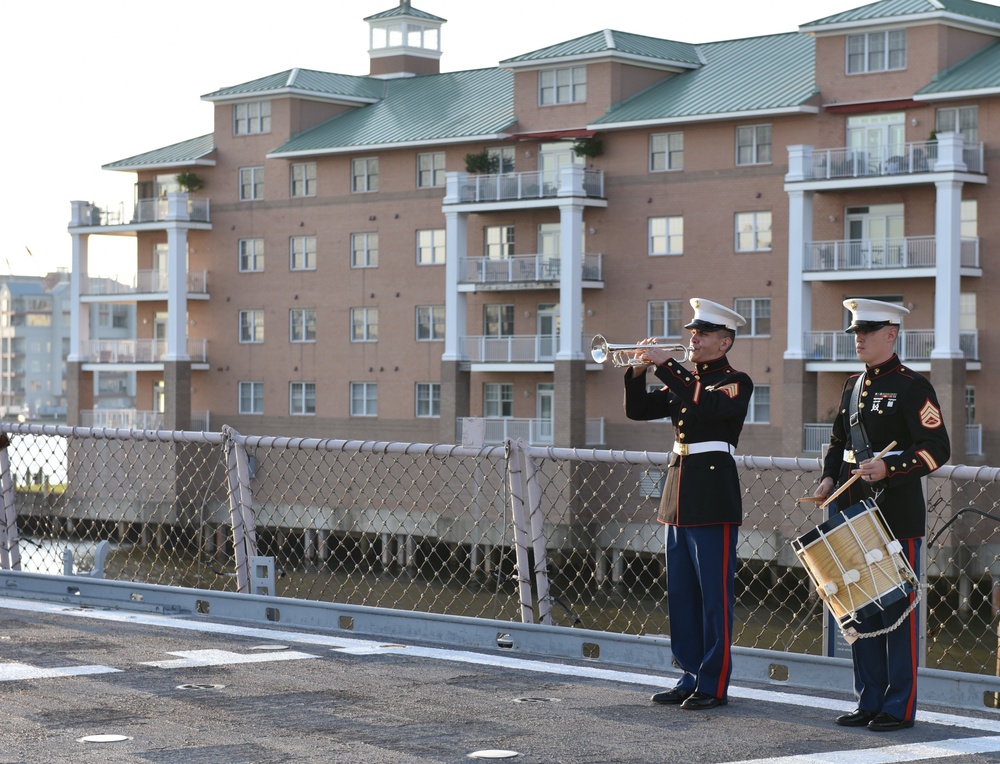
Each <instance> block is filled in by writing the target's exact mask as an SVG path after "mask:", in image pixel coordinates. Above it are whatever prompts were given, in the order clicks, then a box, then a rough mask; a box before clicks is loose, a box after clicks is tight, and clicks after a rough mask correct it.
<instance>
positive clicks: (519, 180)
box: [458, 170, 604, 202]
mask: <svg viewBox="0 0 1000 764" xmlns="http://www.w3.org/2000/svg"><path fill="white" fill-rule="evenodd" d="M565 177H566V176H565V175H564V174H562V173H558V174H557V173H551V172H543V171H541V170H533V171H531V172H512V173H506V174H503V175H467V176H465V177H464V178H463V179H462V181H461V183H460V185H459V196H458V201H459V202H503V201H517V200H520V199H547V198H553V197H556V196H559V195H560V191H561V190H562V188H561V185H560V184H561V179H562V178H565ZM582 191H583V194H584V196H587V197H589V198H597V199H600V198H602V197H603V196H604V172H603V171H601V170H585V171H584V172H583V189H582ZM563 195H565V194H563Z"/></svg>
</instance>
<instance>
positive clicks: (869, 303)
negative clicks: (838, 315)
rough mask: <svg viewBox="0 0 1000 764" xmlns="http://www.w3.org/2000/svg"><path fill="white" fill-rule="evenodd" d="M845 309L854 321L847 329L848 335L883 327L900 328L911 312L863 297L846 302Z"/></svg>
mask: <svg viewBox="0 0 1000 764" xmlns="http://www.w3.org/2000/svg"><path fill="white" fill-rule="evenodd" d="M844 307H845V308H847V309H848V310H849V311H851V318H852V320H851V325H850V326H849V327H847V332H848V333H853V332H857V331H861V332H873V331H875V330H876V329H881V328H882V327H883V326H889V325H892V326H899V324H900V322H901V321H902V320H903V316H905V315H906V314H907V313H909V312H910V311H909V310H907V309H906V308H904V307H903V306H902V305H893V304H892V303H891V302H882V301H881V300H868V299H864V298H861V297H854V298H850V299H847V300H844Z"/></svg>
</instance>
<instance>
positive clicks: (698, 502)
mask: <svg viewBox="0 0 1000 764" xmlns="http://www.w3.org/2000/svg"><path fill="white" fill-rule="evenodd" d="M632 371H633V370H632V369H631V368H629V369H628V370H626V372H625V415H626V416H627V417H628V418H629V419H638V420H649V419H662V418H664V417H670V420H671V422H673V425H674V437H675V439H676V441H677V442H678V443H681V444H695V443H704V442H706V441H723V442H725V443H729V444H732V445H733V446H734V447H735V446H736V445H737V444H738V443H739V439H740V432H741V431H742V430H743V420H744V419H746V415H747V410H748V407H749V405H750V395H751V394H752V393H753V382H752V381H751V380H750V377H749V376H748V375H747V374H745V373H744V372H742V371H736V369H734V368H733V367H732V366H730V365H729V360H728V359H727V358H726V357H725V356H723V357H722V358H719V359H717V360H715V361H711V362H709V363H704V364H698V366H697V368H696V370H695V371H691V370H689V369H686V368H685V367H684V366H682V365H681V364H679V363H677V362H676V361H674V360H672V359H671V360H669V361H667V362H666V363H665V364H663V365H662V366H658V367H656V377H657V379H659V380H660V381H661V382H662V383H663V384H664V387H663V388H661V389H659V390H655V391H652V392H647V391H646V375H645V373H642V374H639V375H633V373H632ZM670 462H671V463H670V466H668V467H667V479H666V483H665V485H664V489H663V496H662V498H661V500H660V511H659V513H658V515H657V519H658V520H659V521H660V522H661V523H667V524H669V525H684V526H690V525H714V524H718V523H737V524H739V523H742V522H743V503H742V491H741V489H740V479H739V474H738V473H737V471H736V462H735V460H734V459H733V457H732V456H731V455H730V454H729V453H728V452H726V451H709V452H708V453H702V454H691V455H689V456H677V455H672V456H671V460H670Z"/></svg>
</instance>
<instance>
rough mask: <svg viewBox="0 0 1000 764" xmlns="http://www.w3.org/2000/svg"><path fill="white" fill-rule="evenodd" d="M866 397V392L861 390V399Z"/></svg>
mask: <svg viewBox="0 0 1000 764" xmlns="http://www.w3.org/2000/svg"><path fill="white" fill-rule="evenodd" d="M867 395H868V391H867V390H862V391H861V397H862V398H864V397H866V396H867Z"/></svg>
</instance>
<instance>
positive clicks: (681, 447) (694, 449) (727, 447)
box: [673, 440, 736, 456]
mask: <svg viewBox="0 0 1000 764" xmlns="http://www.w3.org/2000/svg"><path fill="white" fill-rule="evenodd" d="M673 450H674V453H675V454H678V455H680V456H689V455H691V454H706V453H708V452H709V451H725V452H726V453H727V454H729V455H730V456H732V455H733V454H734V453H736V446H734V445H733V444H732V443H726V441H724V440H706V441H703V442H702V443H676V442H675V443H674V449H673Z"/></svg>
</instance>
